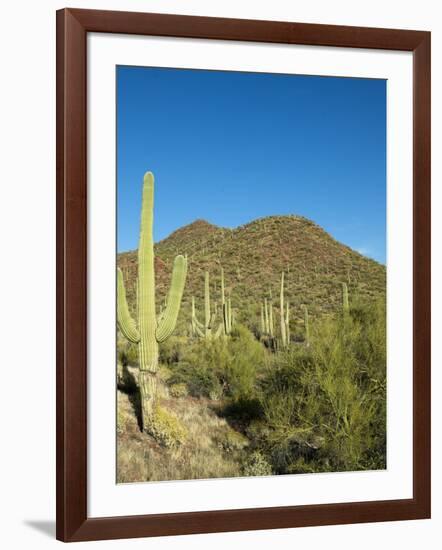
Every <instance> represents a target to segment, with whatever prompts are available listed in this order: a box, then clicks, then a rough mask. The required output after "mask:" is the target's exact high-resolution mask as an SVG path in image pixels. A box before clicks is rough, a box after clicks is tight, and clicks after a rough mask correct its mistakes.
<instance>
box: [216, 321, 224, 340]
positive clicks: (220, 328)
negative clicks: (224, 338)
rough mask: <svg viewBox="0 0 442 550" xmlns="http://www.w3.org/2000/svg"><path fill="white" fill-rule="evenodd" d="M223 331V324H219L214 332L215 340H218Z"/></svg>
mask: <svg viewBox="0 0 442 550" xmlns="http://www.w3.org/2000/svg"><path fill="white" fill-rule="evenodd" d="M223 330H224V323H220V324H219V326H218V329H217V331H216V332H215V338H219V337H220V336H221V334H222V333H223Z"/></svg>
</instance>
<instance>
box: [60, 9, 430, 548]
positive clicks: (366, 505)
mask: <svg viewBox="0 0 442 550" xmlns="http://www.w3.org/2000/svg"><path fill="white" fill-rule="evenodd" d="M88 32H103V33H124V34H140V35H155V36H173V37H186V38H206V39H219V40H240V41H254V42H267V43H270V42H273V43H282V44H308V45H317V46H336V47H355V48H372V49H383V50H403V51H409V52H413V79H414V83H413V86H414V99H413V102H414V103H413V105H414V110H413V123H414V130H413V132H414V135H413V155H414V158H413V181H414V183H413V192H414V199H413V200H414V203H413V247H414V251H413V290H414V298H413V300H414V307H413V312H414V313H413V346H414V347H413V350H414V351H413V376H414V381H413V461H414V462H413V498H411V499H404V500H387V501H376V502H356V503H343V504H325V505H324V504H321V505H309V506H285V507H277V508H275V507H272V508H258V509H241V510H218V511H201V512H190V513H187V512H186V513H177V514H158V515H156V514H155V515H142V516H127V517H111V518H92V519H90V518H88V517H87V407H86V373H87V361H86V349H87V338H86V322H87V317H86V311H87V310H86V307H87V284H86V281H87V278H86V273H87V261H86V257H87V241H86V231H87V227H86V221H87V215H86V214H87V200H86V197H87V193H86V190H87V179H86V160H87V157H86V116H87V115H86V113H87V110H86V63H87V51H86V36H87V33H88ZM429 517H430V33H429V32H420V31H410V30H395V29H378V28H360V27H341V26H332V25H312V24H303V23H287V22H275V21H255V20H240V19H219V18H208V17H189V16H181V15H162V14H149V13H133V12H131V13H127V12H112V11H94V10H79V9H64V10H60V11H58V12H57V538H58V539H59V540H62V541H82V540H97V539H116V538H126V537H146V536H161V535H178V534H188V533H211V532H222V531H243V530H250V529H276V528H283V527H298V526H311V525H332V524H339V523H359V522H375V521H392V520H407V519H419V518H429Z"/></svg>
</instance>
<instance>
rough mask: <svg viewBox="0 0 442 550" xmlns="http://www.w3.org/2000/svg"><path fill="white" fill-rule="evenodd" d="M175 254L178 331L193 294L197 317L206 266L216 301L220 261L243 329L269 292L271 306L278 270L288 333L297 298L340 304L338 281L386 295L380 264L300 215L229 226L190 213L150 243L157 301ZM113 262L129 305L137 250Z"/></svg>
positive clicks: (318, 308) (356, 291)
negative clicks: (184, 265) (180, 281)
mask: <svg viewBox="0 0 442 550" xmlns="http://www.w3.org/2000/svg"><path fill="white" fill-rule="evenodd" d="M177 254H187V255H188V260H189V270H188V278H187V283H186V288H185V291H184V296H183V306H182V308H181V311H180V318H179V321H178V328H177V332H178V333H185V332H186V331H187V330H188V325H189V323H190V303H191V297H192V296H195V300H196V304H197V309H198V310H199V312H200V317H202V310H203V295H204V273H205V271H209V273H210V285H211V300H212V307H214V303H215V302H218V304H219V302H220V267H221V266H222V267H223V268H224V275H225V285H226V293H227V294H228V295H229V294H230V296H231V300H232V308H233V309H234V310H236V314H237V318H238V319H239V320H240V321H242V322H243V323H245V324H246V325H248V326H249V327H250V328H253V327H254V326H257V324H258V322H259V315H260V304H261V302H262V300H263V298H264V297H267V298H271V297H272V296H273V304H274V306H275V307H276V306H277V305H278V303H279V283H280V277H281V272H282V271H284V272H285V278H286V284H285V296H286V299H287V300H289V301H290V304H291V316H292V321H291V322H292V324H293V325H294V329H295V332H296V325H297V324H301V323H302V318H303V311H302V309H301V307H300V306H301V305H302V304H305V305H307V306H308V308H309V312H310V315H311V316H313V317H315V316H323V315H326V314H330V313H333V312H334V311H337V310H338V309H339V308H340V305H341V302H342V297H341V283H342V282H346V283H347V284H348V288H349V294H350V299H355V298H356V297H357V298H358V299H359V298H360V299H361V300H364V301H371V300H372V299H373V298H375V297H377V296H379V295H385V290H386V269H385V266H383V265H381V264H379V263H377V262H375V261H374V260H371V259H369V258H367V257H365V256H363V255H361V254H359V253H358V252H356V251H354V250H352V249H351V248H349V247H348V246H346V245H343V244H342V243H339V242H338V241H336V240H335V239H334V238H333V237H332V236H331V235H329V234H328V233H327V232H326V231H324V230H323V229H322V228H321V227H320V226H318V225H317V224H315V223H314V222H312V221H310V220H308V219H306V218H303V217H300V216H271V217H266V218H261V219H257V220H254V221H252V222H250V223H247V224H245V225H243V226H239V227H237V228H235V229H226V228H222V227H217V226H215V225H212V224H210V223H208V222H206V221H204V220H197V221H195V222H193V223H191V224H189V225H187V226H185V227H182V228H180V229H178V230H177V231H175V232H173V233H172V234H171V235H169V236H168V237H167V238H166V239H164V240H162V241H160V242H158V243H157V244H156V245H155V255H156V258H155V271H156V282H157V300H158V304H157V305H158V307H160V304H161V303H162V302H163V300H164V298H165V295H166V292H167V290H168V288H169V282H170V276H171V270H172V264H173V259H174V257H175V256H176V255H177ZM117 262H118V265H119V267H121V268H122V270H123V274H124V278H125V281H126V289H127V294H128V301H129V304H130V306H131V307H134V302H135V300H134V298H135V294H136V277H137V253H136V251H131V252H125V253H121V254H118V258H117Z"/></svg>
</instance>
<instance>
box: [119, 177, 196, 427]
mask: <svg viewBox="0 0 442 550" xmlns="http://www.w3.org/2000/svg"><path fill="white" fill-rule="evenodd" d="M153 205H154V177H153V174H152V173H151V172H147V173H146V174H145V176H144V183H143V199H142V206H141V226H140V241H139V246H138V285H137V299H138V323H135V321H134V320H133V319H132V317H131V316H130V313H129V308H128V306H127V300H126V292H125V288H124V281H123V274H122V272H121V270H118V294H117V298H118V301H117V304H118V308H117V316H118V325H119V327H120V330H121V332H122V333H123V334H124V336H125V337H126V338H127V339H128V340H129V341H131V342H134V343H137V344H138V356H139V363H140V372H139V388H140V397H141V413H142V419H141V421H142V427H143V429H144V430H145V431H149V427H150V426H151V423H152V421H153V415H154V408H155V405H156V397H157V371H158V343H160V342H164V341H165V340H166V339H167V338H169V336H170V335H171V334H172V332H173V331H174V329H175V325H176V321H177V318H178V313H179V310H180V305H181V299H182V295H183V290H184V285H185V282H186V275H187V259H186V258H185V257H184V256H177V257H176V258H175V262H174V266H173V273H172V281H171V286H170V290H169V296H168V299H167V305H166V307H165V309H164V310H162V312H161V314H160V317H159V318H158V320H157V315H156V303H155V270H154V251H153Z"/></svg>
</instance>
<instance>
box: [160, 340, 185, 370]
mask: <svg viewBox="0 0 442 550" xmlns="http://www.w3.org/2000/svg"><path fill="white" fill-rule="evenodd" d="M186 345H187V338H184V337H182V336H174V335H172V336H171V337H170V338H167V340H165V341H164V342H161V344H160V345H159V360H160V363H164V364H166V365H170V364H171V363H178V362H179V361H181V359H182V358H183V355H184V350H185V347H186Z"/></svg>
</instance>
